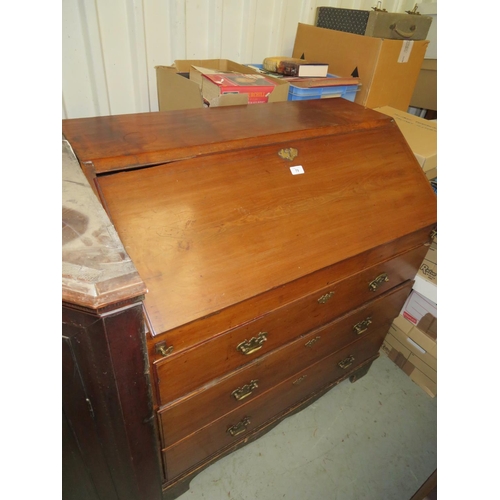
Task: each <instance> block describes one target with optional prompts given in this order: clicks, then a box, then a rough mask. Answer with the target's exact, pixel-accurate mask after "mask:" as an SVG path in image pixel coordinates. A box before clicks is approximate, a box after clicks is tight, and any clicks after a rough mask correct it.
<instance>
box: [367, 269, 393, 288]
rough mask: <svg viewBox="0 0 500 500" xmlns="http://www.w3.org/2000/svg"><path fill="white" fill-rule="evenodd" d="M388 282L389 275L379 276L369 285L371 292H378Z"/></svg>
mask: <svg viewBox="0 0 500 500" xmlns="http://www.w3.org/2000/svg"><path fill="white" fill-rule="evenodd" d="M386 281H389V276H387V273H382V274H379V275H378V276H377V277H376V278H375V279H374V280H373V281H371V282H370V283H368V287H369V289H370V292H374V291H375V290H377V288H378V287H379V286H380V285H382V284H383V283H385V282H386Z"/></svg>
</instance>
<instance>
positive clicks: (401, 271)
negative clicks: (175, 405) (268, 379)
mask: <svg viewBox="0 0 500 500" xmlns="http://www.w3.org/2000/svg"><path fill="white" fill-rule="evenodd" d="M425 251H426V247H419V248H417V249H414V250H412V251H411V252H408V253H406V254H403V255H400V256H398V257H395V258H394V259H391V260H389V261H386V262H384V263H381V264H378V265H376V266H373V267H371V268H368V269H366V270H364V271H362V272H360V273H357V274H354V275H353V276H350V277H349V278H346V279H344V280H341V281H338V282H333V283H332V284H331V285H329V286H327V287H324V288H322V289H320V290H316V291H315V292H313V293H311V294H309V295H307V296H305V297H303V298H301V299H298V300H295V301H293V302H290V303H288V304H286V305H284V306H283V307H280V308H278V309H275V310H273V311H271V312H269V313H268V314H265V315H263V316H262V317H260V318H257V319H255V320H253V321H250V322H248V323H246V324H244V325H241V326H239V327H237V328H234V329H232V330H230V331H228V332H225V333H222V334H221V335H218V336H216V337H214V338H213V339H212V340H210V341H207V342H205V343H203V344H200V345H198V346H195V347H193V348H191V349H187V350H185V351H183V352H180V353H179V354H175V346H173V348H174V350H173V354H172V355H170V356H168V357H166V358H164V359H163V360H160V361H158V362H156V363H155V364H154V367H155V368H154V374H155V379H156V384H157V389H158V394H159V398H158V399H159V405H163V404H167V403H169V402H171V401H174V400H175V399H177V398H179V397H181V396H183V395H185V394H187V393H189V392H191V391H193V390H195V389H196V388H197V387H200V386H201V385H203V384H205V383H207V382H209V381H210V380H212V379H214V378H216V377H219V376H222V375H224V374H226V373H228V372H230V371H231V370H233V369H235V368H237V367H239V366H242V365H244V364H246V363H248V362H250V361H253V360H254V359H255V358H256V357H258V356H260V355H261V354H264V353H266V352H269V351H271V350H272V349H275V348H277V347H279V346H281V345H283V344H285V343H287V342H289V341H290V340H292V339H294V338H296V337H298V336H299V335H302V334H304V333H306V332H308V331H310V330H313V329H315V328H317V327H319V326H322V325H324V324H325V323H327V322H329V321H331V320H333V319H335V318H337V317H339V316H340V315H342V314H344V313H346V312H347V311H350V310H351V309H353V308H355V307H358V306H360V305H361V304H363V303H364V302H366V301H367V300H370V299H373V298H375V297H377V296H378V295H380V294H381V293H384V292H386V291H388V290H390V289H391V288H393V287H395V286H397V285H399V284H400V283H402V282H404V281H406V280H409V279H413V278H414V276H415V274H416V272H417V269H418V266H419V265H420V263H421V261H422V258H423V254H424V253H425ZM158 340H161V337H160V338H158Z"/></svg>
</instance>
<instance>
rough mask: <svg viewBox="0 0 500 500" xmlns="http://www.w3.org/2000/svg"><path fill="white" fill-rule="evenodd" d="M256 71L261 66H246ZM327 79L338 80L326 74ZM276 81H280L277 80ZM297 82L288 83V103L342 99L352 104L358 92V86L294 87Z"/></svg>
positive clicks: (307, 79)
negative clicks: (329, 98) (332, 98)
mask: <svg viewBox="0 0 500 500" xmlns="http://www.w3.org/2000/svg"><path fill="white" fill-rule="evenodd" d="M247 66H250V67H252V68H254V69H256V70H262V68H263V65H262V64H248V65H247ZM328 78H339V77H338V76H337V75H332V74H330V73H328ZM278 80H280V79H279V78H278ZM311 80H314V78H304V81H309V82H310V81H311ZM294 83H295V84H296V83H297V82H294V81H290V82H289V84H290V90H289V91H288V100H289V101H304V100H306V99H324V98H328V97H342V98H343V99H347V100H348V101H351V102H354V98H355V97H356V92H357V91H358V88H359V85H338V86H333V87H328V86H326V87H309V88H304V87H299V86H297V85H294Z"/></svg>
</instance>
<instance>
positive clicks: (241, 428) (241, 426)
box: [226, 417, 250, 437]
mask: <svg viewBox="0 0 500 500" xmlns="http://www.w3.org/2000/svg"><path fill="white" fill-rule="evenodd" d="M249 425H250V418H248V417H245V418H244V419H243V420H242V421H241V422H238V423H237V424H235V425H232V426H231V427H228V429H227V430H226V432H227V433H229V434H231V436H233V437H234V436H237V435H238V434H241V433H242V432H245V431H246V430H247V427H248V426H249Z"/></svg>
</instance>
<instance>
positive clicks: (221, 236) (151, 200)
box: [63, 99, 436, 500]
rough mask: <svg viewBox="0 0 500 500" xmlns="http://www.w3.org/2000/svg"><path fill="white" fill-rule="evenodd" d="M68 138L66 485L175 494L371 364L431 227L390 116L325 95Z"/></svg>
mask: <svg viewBox="0 0 500 500" xmlns="http://www.w3.org/2000/svg"><path fill="white" fill-rule="evenodd" d="M63 134H64V137H65V140H64V141H63V152H64V148H66V150H65V152H64V153H65V154H66V157H67V162H66V164H67V169H68V172H71V174H68V176H67V178H65V181H66V188H67V191H68V196H67V197H65V198H64V200H66V201H65V202H64V203H63V243H64V244H63V305H64V307H63V335H64V337H63V346H64V350H63V352H64V355H63V361H64V377H63V378H64V385H65V391H64V401H63V408H64V411H65V420H64V421H65V422H66V426H65V427H64V435H65V436H68V440H65V443H66V442H67V443H73V445H72V446H70V444H68V449H71V448H75V442H76V443H80V440H82V436H84V435H88V439H84V441H85V442H84V443H83V444H82V445H81V446H79V447H76V448H78V449H79V454H73V455H72V456H73V457H74V459H73V461H68V464H70V463H72V464H73V465H72V466H71V468H70V469H71V470H69V471H68V473H67V474H66V475H65V477H67V478H68V490H69V491H71V490H75V491H76V490H77V489H78V488H80V489H81V490H82V491H84V489H85V488H88V489H89V491H93V493H89V498H91V496H90V495H91V494H95V495H96V498H115V497H113V496H112V495H113V494H115V496H116V498H120V499H123V498H131V499H132V498H141V499H143V500H145V499H149V498H151V499H155V498H160V497H161V496H162V495H163V498H165V499H167V498H175V497H176V496H178V495H179V494H180V493H182V492H183V491H185V490H186V489H187V488H188V487H189V481H190V480H191V479H192V477H193V476H194V475H195V474H197V473H198V472H199V471H200V470H202V469H203V468H205V467H206V466H208V465H209V464H210V463H213V461H214V460H217V459H218V458H220V457H221V456H223V455H225V454H227V453H230V452H232V451H233V450H235V449H237V448H238V447H241V446H243V445H245V444H246V443H248V442H249V441H251V440H253V439H256V438H258V437H259V436H261V435H262V434H263V433H265V432H266V431H267V430H269V429H270V428H272V426H274V425H276V424H277V423H279V421H280V420H282V419H283V418H285V417H286V416H287V415H290V414H292V413H294V412H296V411H299V410H300V409H302V408H304V407H305V406H307V405H308V404H310V403H311V402H312V401H314V400H315V399H317V398H318V397H320V396H321V395H322V394H324V393H325V392H326V391H327V390H329V389H330V388H331V387H333V386H334V385H336V384H338V383H339V382H340V381H341V380H344V379H346V378H350V379H351V381H354V380H356V379H357V378H359V377H360V376H362V375H364V374H365V373H366V371H367V369H368V368H369V366H370V364H371V363H372V362H373V361H374V360H375V359H376V358H377V356H378V351H379V349H380V346H381V344H382V341H383V338H384V336H385V334H386V333H387V331H388V329H389V325H390V324H391V322H392V319H393V318H394V317H395V316H397V315H398V313H399V311H400V309H401V307H402V305H403V303H404V301H405V299H406V297H407V296H408V293H409V291H410V289H411V285H412V280H413V278H414V276H415V274H416V271H417V269H418V267H419V265H420V263H421V262H422V260H423V257H424V255H425V253H426V251H427V247H428V245H429V244H430V242H431V233H432V231H433V230H434V229H435V226H436V198H435V195H434V193H433V191H432V189H431V187H430V185H429V184H428V181H427V179H426V178H425V175H424V174H423V172H422V171H421V169H420V166H419V165H418V163H417V161H416V160H415V158H414V156H413V154H412V152H411V150H410V149H409V147H408V145H407V143H406V142H405V140H404V138H403V136H402V135H401V133H400V131H399V129H398V128H397V125H396V124H395V122H394V121H393V120H392V118H390V117H388V116H385V115H382V114H380V113H377V112H375V111H373V110H369V109H365V108H363V107H361V106H358V105H356V104H353V103H350V102H348V101H345V100H342V99H330V100H317V101H303V102H301V101H299V102H285V103H273V104H265V105H248V106H231V107H226V108H214V109H202V110H187V111H179V112H177V111H176V112H169V113H144V114H138V115H122V116H110V117H96V118H84V119H77V120H65V121H63ZM73 152H74V154H75V156H73ZM74 176H78V182H79V183H80V184H81V186H78V188H76V187H75V180H74V178H73V177H74ZM75 190H79V191H78V193H76V192H75ZM75 200H80V201H79V202H78V203H77V204H78V206H73V205H74V204H75ZM98 200H99V201H98ZM90 201H91V202H90ZM90 208H92V209H93V210H94V211H95V212H96V213H98V214H99V217H98V221H99V223H98V224H97V226H99V227H97V226H96V224H92V223H91V222H90V221H89V215H88V214H87V213H86V212H88V211H89V210H90ZM64 231H66V233H64ZM64 234H66V236H67V241H66V242H65V240H64ZM64 273H66V274H64ZM72 373H78V376H72ZM90 456H92V457H95V459H92V460H93V461H91V462H92V466H89V465H86V464H89V463H90V462H89V460H88V459H89V458H90ZM76 483H79V484H80V486H79V487H78V488H77V487H76V486H74V484H76ZM75 488H76V489H75ZM121 488H122V489H123V491H126V492H127V493H122V490H121ZM110 491H112V492H113V493H109V492H110ZM99 495H101V496H99ZM106 495H110V496H106ZM127 495H128V496H127ZM134 495H135V496H134ZM68 498H70V497H69V496H68ZM74 498H78V495H76V494H75V496H74Z"/></svg>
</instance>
